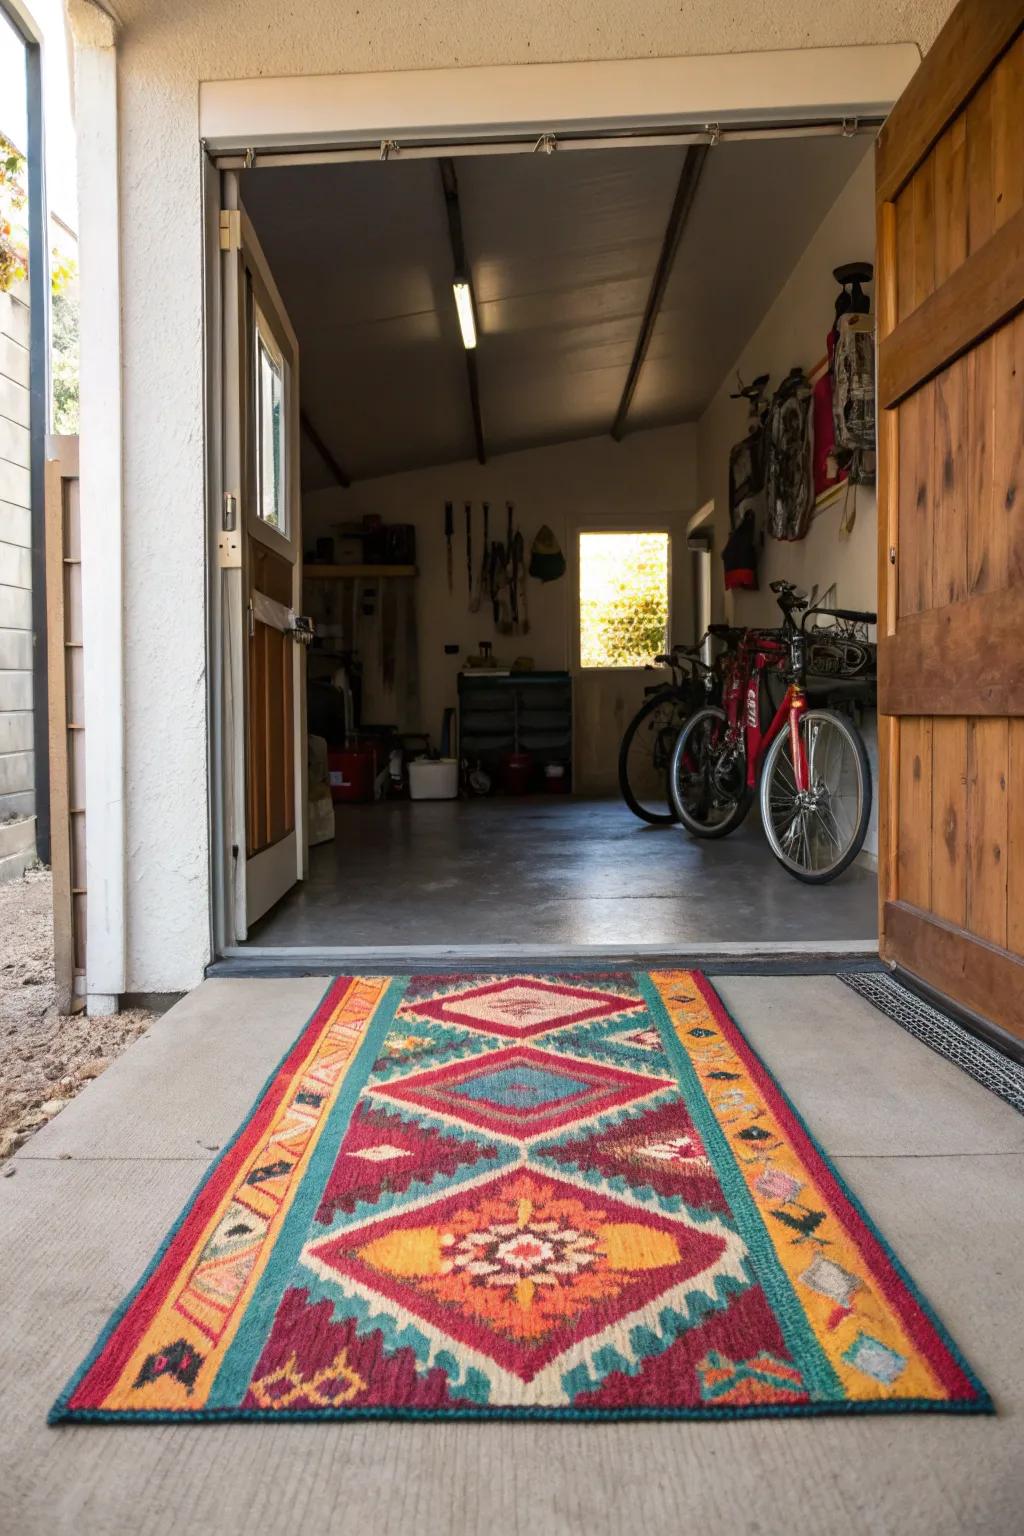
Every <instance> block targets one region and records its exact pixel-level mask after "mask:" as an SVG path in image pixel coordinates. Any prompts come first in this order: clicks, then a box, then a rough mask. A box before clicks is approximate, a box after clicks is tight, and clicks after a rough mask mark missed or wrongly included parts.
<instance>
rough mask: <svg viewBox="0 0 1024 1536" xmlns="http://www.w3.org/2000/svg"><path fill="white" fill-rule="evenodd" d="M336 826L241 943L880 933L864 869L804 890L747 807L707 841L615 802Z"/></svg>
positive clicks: (590, 941) (457, 810) (384, 811)
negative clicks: (302, 877) (720, 835)
mask: <svg viewBox="0 0 1024 1536" xmlns="http://www.w3.org/2000/svg"><path fill="white" fill-rule="evenodd" d="M336 821H337V835H336V837H335V840H334V843H333V844H322V845H321V846H320V847H318V848H314V849H312V851H311V854H310V871H309V879H308V880H307V881H305V882H304V884H302V885H299V886H296V887H295V889H294V890H293V891H292V892H291V893H290V894H289V895H288V896H286V897H285V899H284V900H283V901H282V902H279V903H278V905H277V906H276V907H275V908H274V910H273V911H272V912H270V913H269V914H268V915H267V917H265V918H264V919H263V921H262V922H260V923H257V924H256V925H255V926H254V928H253V930H252V933H251V934H250V940H251V942H253V943H256V944H268V945H278V944H282V945H285V944H289V945H294V944H301V945H332V944H340V945H349V944H371V945H379V944H381V943H388V944H396V945H420V944H483V945H486V944H491V945H496V944H545V945H555V946H564V947H565V948H567V949H568V948H576V947H578V946H582V945H609V944H614V945H634V946H640V945H646V946H650V945H659V946H666V947H668V948H669V949H671V948H672V947H673V946H678V945H693V944H696V945H701V944H709V943H718V942H721V941H723V940H725V941H728V940H745V941H747V942H762V943H766V942H767V943H771V942H774V943H779V942H785V941H790V940H803V939H814V940H819V941H826V940H842V941H849V940H867V941H871V940H873V939H874V938H875V937H876V935H877V931H878V929H877V915H876V909H875V899H876V896H875V892H876V882H875V876H874V874H873V873H871V871H869V870H866V869H863V868H860V867H857V866H854V867H853V868H851V869H849V870H847V871H846V873H845V874H843V875H841V876H840V877H839V879H838V880H836V881H835V882H834V884H832V885H828V886H824V887H815V886H809V885H804V884H802V883H801V882H800V881H799V880H795V879H794V878H793V877H792V875H789V874H787V873H786V871H785V870H784V869H783V868H782V867H781V865H779V864H778V863H777V862H776V860H775V859H774V858H773V857H772V854H771V851H770V849H769V847H768V844H767V841H766V840H765V836H764V833H763V831H762V830H761V823H760V818H759V816H758V814H757V812H756V810H752V811H751V813H750V815H749V816H748V818H747V821H746V824H745V825H744V826H743V827H742V828H741V829H740V830H739V831H738V832H735V833H734V834H733V835H732V836H731V837H727V838H724V839H722V840H721V841H719V842H702V841H700V840H699V839H697V838H693V837H690V836H688V835H687V834H686V833H685V832H683V831H681V830H680V829H678V828H676V827H651V826H648V825H647V824H646V823H645V822H642V821H639V820H638V819H637V818H636V817H635V816H633V815H632V813H631V812H630V811H629V810H627V808H626V806H625V805H623V803H622V802H621V801H620V800H561V799H555V798H552V797H544V796H536V797H531V798H530V799H526V800H519V801H515V800H499V799H494V800H470V801H465V800H434V801H419V802H415V803H414V802H412V801H408V800H395V801H386V802H382V803H381V804H380V805H369V806H345V805H340V806H338V808H337V815H336ZM356 872H358V873H356ZM385 935H386V937H384V936H385Z"/></svg>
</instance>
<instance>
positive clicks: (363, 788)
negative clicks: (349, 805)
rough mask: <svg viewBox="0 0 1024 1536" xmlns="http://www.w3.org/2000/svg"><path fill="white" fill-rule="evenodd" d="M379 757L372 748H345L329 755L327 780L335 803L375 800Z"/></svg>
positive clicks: (332, 751) (335, 750)
mask: <svg viewBox="0 0 1024 1536" xmlns="http://www.w3.org/2000/svg"><path fill="white" fill-rule="evenodd" d="M376 765H377V755H376V753H375V752H374V749H373V747H372V746H369V745H367V746H365V747H345V748H339V749H334V750H331V751H329V752H328V753H327V780H328V783H329V784H330V786H331V799H332V800H334V801H339V800H349V801H360V802H361V801H367V800H372V799H373V781H374V776H375V772H376Z"/></svg>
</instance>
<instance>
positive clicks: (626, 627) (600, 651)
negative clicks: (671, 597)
mask: <svg viewBox="0 0 1024 1536" xmlns="http://www.w3.org/2000/svg"><path fill="white" fill-rule="evenodd" d="M668 593H669V536H668V534H667V533H581V534H580V665H581V666H583V667H645V666H647V664H648V663H649V662H650V660H651V658H652V656H657V655H659V654H660V653H661V652H663V651H664V650H665V649H666V648H667V645H668Z"/></svg>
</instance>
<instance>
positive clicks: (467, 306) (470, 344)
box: [452, 277, 476, 352]
mask: <svg viewBox="0 0 1024 1536" xmlns="http://www.w3.org/2000/svg"><path fill="white" fill-rule="evenodd" d="M452 292H453V293H454V295H455V308H456V310H457V311H458V315H459V329H460V330H461V331H462V345H463V346H464V347H465V349H466V351H467V352H471V351H472V350H473V348H474V347H475V346H476V314H475V312H474V309H473V290H472V289H471V288H470V286H469V280H468V278H465V277H456V278H455V280H454V282H453V283H452Z"/></svg>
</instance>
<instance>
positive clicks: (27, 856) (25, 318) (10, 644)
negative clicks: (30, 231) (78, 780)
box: [0, 287, 36, 880]
mask: <svg viewBox="0 0 1024 1536" xmlns="http://www.w3.org/2000/svg"><path fill="white" fill-rule="evenodd" d="M27 300H28V292H27V288H25V287H21V288H19V289H16V290H14V291H12V292H11V293H0V880H5V879H10V878H12V877H13V876H14V875H20V874H21V872H22V871H23V870H24V869H25V868H26V866H27V865H29V864H31V863H32V861H33V860H34V859H35V854H36V847H35V825H36V824H35V808H36V807H35V791H34V783H35V765H34V754H33V750H32V574H31V547H30V546H31V520H30V505H31V503H30V497H29V422H28V416H29V389H28V382H29V378H28V366H29V313H28V302H27Z"/></svg>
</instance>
